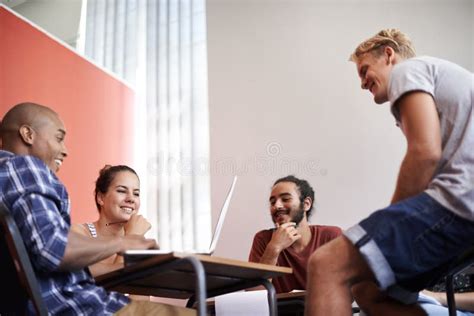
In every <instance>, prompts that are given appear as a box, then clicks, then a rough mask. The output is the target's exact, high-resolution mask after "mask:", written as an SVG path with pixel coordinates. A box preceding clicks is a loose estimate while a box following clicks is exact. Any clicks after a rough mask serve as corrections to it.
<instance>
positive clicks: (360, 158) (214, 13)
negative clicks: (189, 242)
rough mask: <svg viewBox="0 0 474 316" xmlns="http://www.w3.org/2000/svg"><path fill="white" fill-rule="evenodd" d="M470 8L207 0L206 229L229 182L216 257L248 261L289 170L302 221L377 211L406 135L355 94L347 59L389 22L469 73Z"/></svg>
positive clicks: (454, 0) (460, 2)
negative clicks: (275, 187) (303, 204)
mask: <svg viewBox="0 0 474 316" xmlns="http://www.w3.org/2000/svg"><path fill="white" fill-rule="evenodd" d="M473 3H474V1H472V0H443V1H441V0H398V1H396V0H365V1H364V0H359V1H357V0H312V1H310V0H308V1H302V0H279V1H278V0H273V1H271V0H229V1H225V0H210V1H208V3H207V14H208V16H207V22H208V58H209V100H210V101H209V102H210V123H211V160H212V165H211V167H212V178H211V179H212V205H213V220H214V222H215V220H216V218H217V215H218V211H219V209H220V205H221V203H222V199H223V198H224V196H225V191H226V190H227V187H228V185H229V183H230V181H231V176H232V174H233V173H234V172H235V173H237V174H239V175H240V179H239V183H238V184H237V188H236V192H235V195H234V199H233V201H232V202H231V208H230V210H229V214H228V217H227V219H226V224H225V226H224V229H223V234H222V237H221V240H220V242H219V244H218V247H217V252H216V255H219V256H224V257H230V258H239V259H246V258H247V255H248V251H249V249H250V245H251V242H252V238H253V235H254V234H255V232H256V231H258V230H260V229H263V228H268V227H270V226H271V225H272V223H271V220H270V217H269V210H268V202H267V201H268V195H269V192H270V188H271V184H272V183H273V181H275V180H276V179H277V178H278V177H281V176H285V175H287V174H288V173H293V174H295V175H297V176H299V177H302V178H305V179H307V180H309V181H310V183H312V185H313V186H314V188H315V191H316V203H317V204H316V208H317V209H316V211H315V214H314V215H313V217H312V223H319V224H331V225H339V226H341V227H342V228H347V227H349V226H350V225H352V224H354V223H356V222H357V221H358V220H360V219H362V218H363V217H365V216H366V215H368V214H369V213H371V212H372V211H374V210H375V209H377V208H380V207H383V206H385V205H386V204H387V203H388V201H389V199H390V197H391V194H392V192H393V189H394V185H395V180H396V176H397V171H398V167H399V164H400V161H401V159H402V157H403V154H404V150H405V140H404V138H403V135H402V133H401V132H400V131H399V129H398V128H397V127H396V126H395V124H394V119H393V118H392V116H391V115H390V112H389V106H388V104H385V105H381V106H379V105H376V104H375V103H374V102H373V101H372V98H371V95H370V94H369V93H368V92H366V91H362V90H361V89H360V83H359V80H358V77H357V74H356V72H355V66H354V64H353V63H351V62H348V61H347V60H348V57H349V54H350V53H351V52H352V51H353V49H354V48H355V46H356V45H357V44H358V43H360V42H361V41H362V40H364V39H366V38H368V37H370V36H372V35H374V34H375V33H376V32H377V31H379V30H380V29H382V28H386V27H397V28H400V29H401V30H403V31H404V32H406V33H408V34H409V35H410V36H411V38H412V40H413V41H414V43H415V47H416V48H417V51H418V54H419V55H423V54H429V55H433V56H438V57H443V58H447V59H449V60H451V61H454V62H457V63H459V64H461V65H462V66H464V67H466V68H468V69H470V70H471V71H473V68H474V59H473V56H474V48H473V42H474V40H473V33H474V28H473V20H474V13H473ZM288 162H289V165H290V166H291V168H290V170H291V171H290V172H288V168H286V167H285V163H286V165H288ZM222 164H224V165H226V166H227V167H228V168H227V169H226V168H224V167H222ZM229 169H234V170H229Z"/></svg>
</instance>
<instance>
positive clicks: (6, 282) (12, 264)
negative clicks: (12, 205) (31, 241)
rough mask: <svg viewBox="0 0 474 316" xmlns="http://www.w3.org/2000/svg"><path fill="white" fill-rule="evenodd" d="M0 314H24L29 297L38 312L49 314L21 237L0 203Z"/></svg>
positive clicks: (39, 313) (38, 313)
mask: <svg viewBox="0 0 474 316" xmlns="http://www.w3.org/2000/svg"><path fill="white" fill-rule="evenodd" d="M0 262H1V266H2V268H1V269H0V280H1V287H2V291H1V292H2V294H1V295H0V315H2V316H3V315H25V314H26V310H27V305H28V302H29V300H31V302H32V303H33V305H34V307H35V309H36V313H37V315H41V316H42V315H48V313H47V310H46V306H45V304H44V302H43V299H42V297H41V291H40V287H39V284H38V280H37V279H36V275H35V273H34V271H33V267H32V265H31V261H30V258H29V256H28V253H27V252H26V248H25V245H24V243H23V239H22V237H21V235H20V232H19V230H18V227H17V225H16V223H15V221H14V220H13V218H12V217H11V215H10V214H9V213H8V212H7V211H6V210H5V209H4V208H3V207H2V206H0Z"/></svg>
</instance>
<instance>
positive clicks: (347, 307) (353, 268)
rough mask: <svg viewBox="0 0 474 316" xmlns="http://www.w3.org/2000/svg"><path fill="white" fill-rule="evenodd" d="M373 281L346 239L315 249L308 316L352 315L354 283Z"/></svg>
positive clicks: (309, 272)
mask: <svg viewBox="0 0 474 316" xmlns="http://www.w3.org/2000/svg"><path fill="white" fill-rule="evenodd" d="M362 280H372V281H374V280H375V278H374V275H373V274H372V272H371V270H370V269H369V267H368V265H367V263H365V260H364V259H363V258H362V256H361V255H360V253H359V251H358V250H357V248H355V247H354V245H352V243H351V242H350V241H349V239H347V238H346V237H345V236H341V237H339V238H336V239H334V240H333V241H331V242H329V243H327V244H326V245H324V246H323V247H321V248H319V249H318V250H316V251H315V252H314V253H313V254H312V255H311V257H310V259H309V262H308V280H307V286H306V288H307V297H306V315H308V316H311V315H338V316H344V315H352V308H351V305H352V294H351V291H350V288H351V286H352V284H354V283H358V282H360V281H362Z"/></svg>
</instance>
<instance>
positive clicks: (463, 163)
mask: <svg viewBox="0 0 474 316" xmlns="http://www.w3.org/2000/svg"><path fill="white" fill-rule="evenodd" d="M351 60H352V61H354V62H355V64H356V66H357V72H358V74H359V77H360V80H361V87H362V89H366V90H369V91H370V93H372V95H373V97H374V101H375V103H377V104H382V103H385V102H387V101H389V102H390V106H391V111H392V114H393V116H394V117H395V119H396V121H397V124H398V126H399V127H400V129H401V130H402V132H403V134H404V135H405V137H406V141H407V151H406V154H405V157H404V159H403V161H402V164H401V167H400V171H399V175H398V180H397V183H396V188H395V192H394V194H393V197H392V200H391V202H390V205H389V206H388V207H387V208H385V209H382V210H379V211H376V212H374V213H373V214H372V215H370V216H369V217H368V218H366V219H364V220H362V221H361V222H360V223H359V224H357V225H355V226H353V227H351V228H350V229H348V230H347V231H345V232H344V236H342V237H340V238H337V239H335V240H334V241H332V242H330V243H328V244H327V245H325V246H323V247H321V248H320V249H319V250H317V251H316V252H315V253H314V254H313V255H312V256H311V258H310V261H309V268H308V269H309V272H308V281H307V282H308V298H307V308H306V313H307V315H338V316H339V315H350V314H351V300H352V293H351V289H352V291H353V293H354V296H355V298H356V300H357V301H358V302H359V304H360V305H361V307H362V309H363V310H364V311H365V312H366V313H368V314H369V315H384V316H389V315H425V314H426V313H425V312H424V311H423V309H421V308H420V307H419V306H418V305H417V304H415V302H416V297H417V295H416V294H415V295H413V293H417V292H418V291H420V290H421V289H423V288H424V287H426V286H427V285H428V284H429V283H430V282H432V281H433V280H434V279H436V278H438V277H440V276H441V274H442V273H443V272H444V270H445V267H446V266H447V265H448V264H449V263H450V262H451V261H452V260H453V259H454V258H455V257H456V256H457V255H459V254H461V253H462V252H464V251H465V250H466V249H468V248H469V247H470V246H471V244H472V240H473V238H474V150H472V148H474V112H473V99H474V84H473V74H472V73H471V72H469V71H467V70H465V69H463V68H462V67H460V66H458V65H456V64H453V63H451V62H448V61H445V60H441V59H437V58H433V57H415V52H414V48H413V46H412V43H411V41H410V40H409V38H408V37H407V36H406V35H405V34H403V33H402V32H400V31H399V30H396V29H386V30H382V31H380V32H379V33H377V34H376V35H375V36H373V37H371V38H369V39H368V40H366V41H364V42H363V43H361V44H360V45H359V46H358V47H357V48H356V50H355V51H354V53H353V54H352V55H351Z"/></svg>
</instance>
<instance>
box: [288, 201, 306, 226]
mask: <svg viewBox="0 0 474 316" xmlns="http://www.w3.org/2000/svg"><path fill="white" fill-rule="evenodd" d="M292 213H293V214H292ZM290 215H292V216H291V221H292V222H294V223H296V226H298V224H299V223H301V221H302V220H303V218H304V205H303V202H301V203H300V206H299V207H298V209H296V210H291V212H290Z"/></svg>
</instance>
